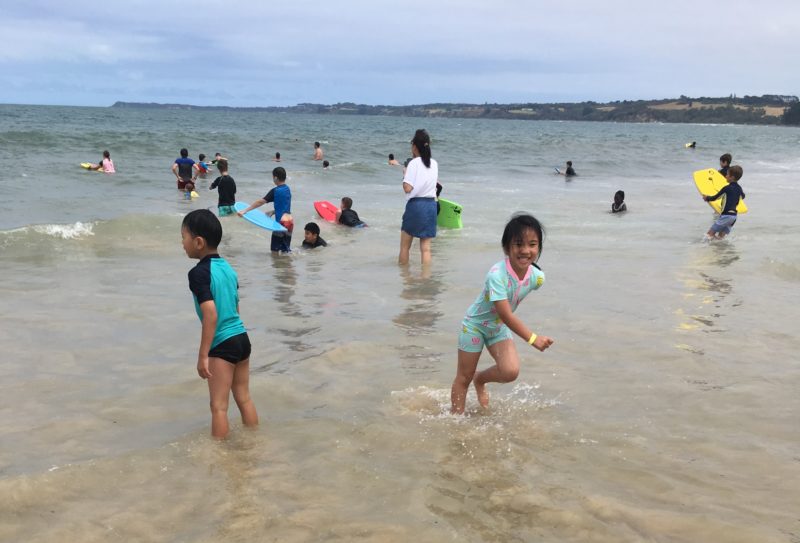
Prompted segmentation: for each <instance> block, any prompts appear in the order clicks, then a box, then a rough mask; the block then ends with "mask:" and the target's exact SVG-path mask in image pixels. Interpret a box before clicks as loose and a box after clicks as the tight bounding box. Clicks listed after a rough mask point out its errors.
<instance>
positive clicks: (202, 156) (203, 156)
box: [197, 153, 206, 162]
mask: <svg viewBox="0 0 800 543" xmlns="http://www.w3.org/2000/svg"><path fill="white" fill-rule="evenodd" d="M197 158H199V159H200V162H202V161H204V160H205V159H206V155H204V154H203V153H200V154H199V155H197Z"/></svg>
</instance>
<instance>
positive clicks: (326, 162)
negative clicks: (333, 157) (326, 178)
mask: <svg viewBox="0 0 800 543" xmlns="http://www.w3.org/2000/svg"><path fill="white" fill-rule="evenodd" d="M330 165H331V163H330V162H328V161H327V160H323V161H322V167H323V168H327V167H328V166H330Z"/></svg>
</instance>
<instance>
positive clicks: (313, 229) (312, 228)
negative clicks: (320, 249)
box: [303, 222, 319, 236]
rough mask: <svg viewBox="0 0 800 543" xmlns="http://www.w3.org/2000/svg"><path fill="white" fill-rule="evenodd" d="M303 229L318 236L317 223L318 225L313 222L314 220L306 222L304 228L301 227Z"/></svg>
mask: <svg viewBox="0 0 800 543" xmlns="http://www.w3.org/2000/svg"><path fill="white" fill-rule="evenodd" d="M303 230H305V231H307V232H311V233H312V234H314V235H315V236H318V235H319V225H318V224H317V223H315V222H310V223H308V224H307V225H306V226H305V228H303Z"/></svg>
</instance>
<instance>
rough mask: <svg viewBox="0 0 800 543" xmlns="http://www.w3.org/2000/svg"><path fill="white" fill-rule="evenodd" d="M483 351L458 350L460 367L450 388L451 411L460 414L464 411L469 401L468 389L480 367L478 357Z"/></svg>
mask: <svg viewBox="0 0 800 543" xmlns="http://www.w3.org/2000/svg"><path fill="white" fill-rule="evenodd" d="M480 357H481V353H468V352H466V351H462V350H461V349H459V350H458V369H457V370H456V378H455V379H454V380H453V387H452V388H451V389H450V412H451V413H454V414H457V415H460V414H462V413H463V412H464V405H465V404H466V402H467V391H468V390H469V384H470V383H471V382H472V377H473V376H474V375H475V369H476V368H477V367H478V359H480Z"/></svg>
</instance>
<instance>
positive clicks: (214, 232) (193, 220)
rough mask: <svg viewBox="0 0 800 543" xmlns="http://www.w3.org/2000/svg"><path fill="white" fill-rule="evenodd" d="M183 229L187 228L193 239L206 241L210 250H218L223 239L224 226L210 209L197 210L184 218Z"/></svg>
mask: <svg viewBox="0 0 800 543" xmlns="http://www.w3.org/2000/svg"><path fill="white" fill-rule="evenodd" d="M181 228H185V229H186V230H187V231H188V232H189V233H190V234H191V235H192V237H196V238H203V239H204V240H206V245H208V248H209V249H216V248H217V246H218V245H219V242H220V240H221V239H222V224H220V222H219V219H218V218H217V216H216V215H214V214H213V213H211V211H209V210H208V209H195V210H194V211H191V212H189V213H188V214H187V215H186V216H185V217H184V218H183V224H181Z"/></svg>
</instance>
